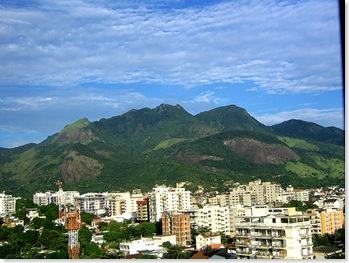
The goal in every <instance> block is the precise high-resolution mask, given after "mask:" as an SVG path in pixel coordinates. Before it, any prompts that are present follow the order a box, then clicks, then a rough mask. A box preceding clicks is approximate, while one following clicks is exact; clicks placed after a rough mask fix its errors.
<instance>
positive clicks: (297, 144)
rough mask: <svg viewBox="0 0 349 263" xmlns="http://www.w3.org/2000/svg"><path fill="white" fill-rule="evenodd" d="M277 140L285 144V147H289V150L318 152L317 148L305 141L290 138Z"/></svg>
mask: <svg viewBox="0 0 349 263" xmlns="http://www.w3.org/2000/svg"><path fill="white" fill-rule="evenodd" d="M278 138H279V139H280V140H281V141H282V142H284V143H286V144H287V146H289V147H290V148H299V149H304V150H309V151H318V150H319V147H318V146H316V145H314V144H311V143H309V142H307V141H305V140H301V139H295V138H291V137H281V136H278Z"/></svg>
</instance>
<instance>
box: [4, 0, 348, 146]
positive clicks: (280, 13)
mask: <svg viewBox="0 0 349 263" xmlns="http://www.w3.org/2000/svg"><path fill="white" fill-rule="evenodd" d="M338 19H339V18H338V7H337V2H336V1H334V0H328V1H326V0H323V1H318V0H309V1H306V0H304V1H276V0H275V1H273V0H265V1H263V0H262V1H242V0H241V1H199V0H195V1H194V0H192V1H182V0H172V1H156V0H152V1H106V0H97V1H85V0H69V1H68V0H67V1H62V0H57V1H54V0H50V1H40V0H37V1H28V0H26V1H18V2H16V1H10V0H8V1H1V3H0V61H1V63H0V92H1V93H0V147H14V146H18V145H22V144H25V143H28V142H39V141H41V140H43V139H45V138H46V137H47V136H48V135H50V134H52V133H55V132H57V131H59V130H60V129H62V128H63V127H64V126H65V125H66V124H68V123H70V122H73V121H75V120H77V119H80V118H82V117H87V118H89V120H91V121H92V120H98V119H100V118H103V117H110V116H114V115H119V114H122V113H124V112H126V111H128V110H130V109H133V108H142V107H155V106H157V105H159V104H160V103H170V104H177V103H178V104H181V105H182V106H183V107H184V108H186V109H187V110H188V111H189V112H191V113H193V114H195V113H198V112H201V111H204V110H208V109H212V108H215V107H218V106H222V105H229V104H235V105H238V106H241V107H244V108H246V109H247V110H248V112H249V113H250V114H252V115H253V116H254V117H256V118H257V119H258V120H259V121H261V122H263V123H265V124H267V125H271V124H275V123H280V122H282V121H285V120H288V119H291V118H296V119H303V120H307V121H312V122H317V123H319V124H321V125H324V126H337V127H341V128H342V127H343V99H342V92H343V91H342V80H341V68H340V62H341V60H340V44H339V43H340V42H339V39H340V37H339V22H338Z"/></svg>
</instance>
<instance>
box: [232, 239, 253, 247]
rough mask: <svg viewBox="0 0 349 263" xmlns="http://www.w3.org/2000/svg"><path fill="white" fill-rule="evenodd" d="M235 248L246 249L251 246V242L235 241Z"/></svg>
mask: <svg viewBox="0 0 349 263" xmlns="http://www.w3.org/2000/svg"><path fill="white" fill-rule="evenodd" d="M235 245H236V246H237V247H248V246H250V245H251V241H249V240H236V244H235Z"/></svg>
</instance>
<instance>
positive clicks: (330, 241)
mask: <svg viewBox="0 0 349 263" xmlns="http://www.w3.org/2000/svg"><path fill="white" fill-rule="evenodd" d="M313 243H314V247H318V246H328V247H333V248H338V249H339V248H340V249H342V253H338V254H334V255H332V256H327V257H326V259H344V258H345V229H344V228H343V229H338V230H336V232H335V233H334V234H325V235H313Z"/></svg>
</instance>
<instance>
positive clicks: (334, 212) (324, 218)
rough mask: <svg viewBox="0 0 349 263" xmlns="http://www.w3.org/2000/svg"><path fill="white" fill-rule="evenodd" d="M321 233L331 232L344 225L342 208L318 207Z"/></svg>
mask: <svg viewBox="0 0 349 263" xmlns="http://www.w3.org/2000/svg"><path fill="white" fill-rule="evenodd" d="M319 212H320V222H321V234H322V235H324V234H333V233H334V232H336V230H338V229H342V228H343V227H344V213H343V210H342V209H335V208H328V209H320V210H319Z"/></svg>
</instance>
